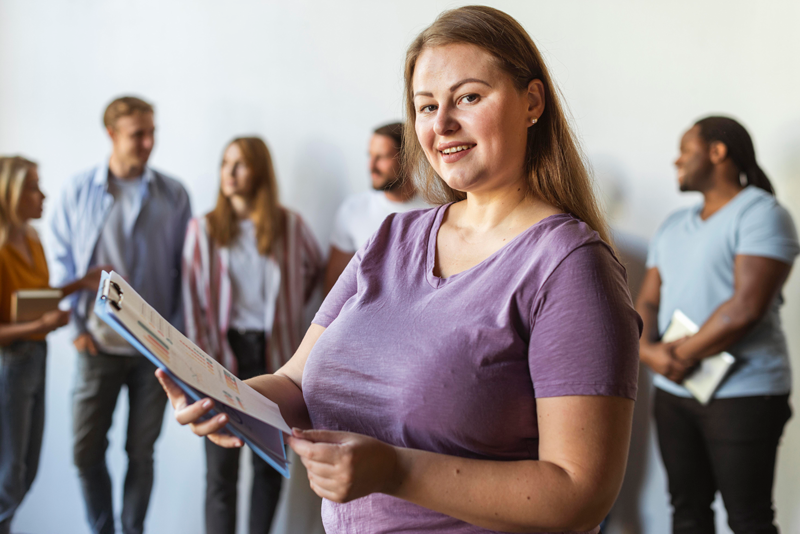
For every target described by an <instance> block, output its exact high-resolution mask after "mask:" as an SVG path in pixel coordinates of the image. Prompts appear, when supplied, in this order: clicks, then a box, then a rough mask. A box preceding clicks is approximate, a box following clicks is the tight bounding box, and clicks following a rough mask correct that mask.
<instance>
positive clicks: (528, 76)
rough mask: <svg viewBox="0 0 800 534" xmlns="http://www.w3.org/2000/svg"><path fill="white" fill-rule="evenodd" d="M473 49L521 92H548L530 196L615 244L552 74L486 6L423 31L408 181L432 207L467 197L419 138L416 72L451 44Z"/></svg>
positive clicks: (535, 140)
mask: <svg viewBox="0 0 800 534" xmlns="http://www.w3.org/2000/svg"><path fill="white" fill-rule="evenodd" d="M456 43H465V44H472V45H475V46H477V47H479V48H482V49H483V50H485V51H487V52H488V53H490V54H491V55H492V56H494V58H495V59H496V60H497V64H498V66H499V67H500V68H501V69H502V70H503V71H504V72H506V73H507V74H508V75H509V76H511V79H512V80H513V81H514V84H515V85H516V87H517V88H518V89H519V90H527V87H528V84H529V83H530V82H531V80H537V79H538V80H541V82H542V84H543V85H544V93H545V108H544V113H542V116H541V117H539V121H538V122H537V123H536V125H535V126H533V127H531V128H528V144H527V153H526V155H525V166H526V172H527V175H528V192H529V194H530V195H532V196H534V197H536V198H539V199H542V200H544V201H545V202H548V203H550V204H552V205H553V206H555V207H557V208H559V209H561V210H564V211H565V212H567V213H571V214H572V215H574V216H575V217H577V218H579V219H581V220H582V221H583V222H585V223H586V224H588V225H589V226H590V227H591V228H592V229H593V230H595V231H596V232H597V233H598V234H599V235H600V237H601V238H602V239H603V240H604V241H606V242H607V243H610V242H611V241H610V240H609V234H608V227H607V226H606V222H605V219H604V217H603V214H602V211H601V210H600V208H599V207H598V204H597V201H596V199H595V196H594V191H593V190H592V184H591V180H590V178H589V172H588V171H587V168H586V165H585V163H584V159H583V155H582V153H581V151H580V149H579V148H578V143H577V142H576V140H575V137H574V135H573V133H572V130H571V128H570V126H569V122H568V120H567V118H566V115H565V113H564V110H563V108H562V105H561V102H560V99H559V94H558V91H557V90H556V87H555V84H554V83H553V81H552V79H551V78H550V74H549V72H548V70H547V66H546V65H545V64H544V61H543V60H542V56H541V54H540V53H539V50H538V49H537V48H536V45H535V44H533V40H531V38H530V36H529V35H528V33H527V32H526V31H525V29H524V28H523V27H522V26H521V25H520V24H519V23H518V22H517V21H516V20H514V18H512V17H511V16H509V15H507V14H506V13H503V12H502V11H499V10H497V9H494V8H491V7H486V6H465V7H461V8H458V9H453V10H450V11H445V12H444V13H442V14H441V15H439V17H438V18H437V19H436V20H435V21H434V23H433V24H431V25H430V26H429V27H428V28H427V29H425V30H423V31H422V33H420V34H419V35H418V36H417V38H416V39H414V42H412V43H411V46H410V47H409V48H408V52H407V53H406V65H405V93H406V94H405V100H406V118H407V120H406V126H405V127H406V133H405V139H406V142H405V144H404V146H403V161H404V164H405V166H406V169H407V171H408V172H407V174H406V176H413V177H414V179H415V180H416V182H417V184H416V185H417V189H418V190H419V192H420V193H421V194H422V196H423V197H424V198H425V199H426V200H427V201H428V202H429V203H431V204H444V203H446V202H453V201H458V200H463V199H465V198H466V196H467V195H466V193H464V192H463V191H457V190H455V189H452V188H450V187H449V186H448V185H447V184H446V183H445V182H444V180H442V179H441V177H439V176H438V175H436V173H435V172H434V170H433V168H432V167H431V165H430V163H429V162H428V160H427V158H426V157H425V153H424V152H423V150H422V147H421V146H420V144H419V140H418V139H417V135H416V132H415V130H414V119H415V117H416V109H415V107H414V98H413V97H414V89H413V84H412V81H413V78H414V67H415V66H416V63H417V59H418V58H419V56H420V54H421V53H422V51H423V50H425V49H427V48H433V47H437V46H444V45H448V44H456Z"/></svg>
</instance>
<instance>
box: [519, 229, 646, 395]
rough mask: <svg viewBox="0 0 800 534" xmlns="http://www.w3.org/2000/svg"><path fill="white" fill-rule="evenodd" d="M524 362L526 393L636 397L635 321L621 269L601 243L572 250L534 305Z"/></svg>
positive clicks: (637, 328)
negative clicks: (529, 384) (529, 386)
mask: <svg viewBox="0 0 800 534" xmlns="http://www.w3.org/2000/svg"><path fill="white" fill-rule="evenodd" d="M531 322H532V325H531V337H530V343H529V348H528V349H529V350H528V362H529V367H530V373H531V380H532V382H533V389H534V394H535V396H536V397H537V398H541V397H561V396H567V395H602V396H614V397H626V398H629V399H635V398H636V389H637V384H638V376H639V335H640V334H641V331H642V321H641V319H640V318H639V314H637V313H636V311H635V310H634V309H633V305H632V304H631V298H630V294H629V293H628V287H627V283H626V279H625V269H624V268H623V267H622V265H620V263H619V262H618V261H617V260H616V258H615V257H614V255H613V253H612V252H611V250H610V249H609V248H608V247H606V246H605V244H603V243H593V244H589V245H584V246H582V247H579V248H577V249H575V250H574V251H572V252H571V253H570V254H569V255H568V256H567V257H566V258H565V259H564V260H563V261H562V262H561V263H560V264H559V265H558V267H556V268H555V270H554V271H553V273H552V274H551V275H550V276H549V278H548V279H547V280H546V281H545V283H544V284H543V285H542V287H541V289H540V290H539V293H538V295H537V296H536V299H535V302H534V309H533V313H532V321H531Z"/></svg>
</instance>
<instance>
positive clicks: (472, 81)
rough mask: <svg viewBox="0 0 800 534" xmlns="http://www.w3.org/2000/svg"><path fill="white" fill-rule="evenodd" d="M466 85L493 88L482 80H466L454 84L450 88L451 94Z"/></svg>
mask: <svg viewBox="0 0 800 534" xmlns="http://www.w3.org/2000/svg"><path fill="white" fill-rule="evenodd" d="M465 83H482V84H483V85H485V86H487V87H491V86H492V85H491V84H490V83H489V82H485V81H483V80H481V79H480V78H464V79H463V80H461V81H460V82H457V83H455V84H453V85H452V86H451V87H450V92H451V93H452V92H453V91H455V90H456V89H458V88H459V87H461V86H462V85H464V84H465Z"/></svg>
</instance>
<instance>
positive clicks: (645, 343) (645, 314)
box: [636, 301, 659, 363]
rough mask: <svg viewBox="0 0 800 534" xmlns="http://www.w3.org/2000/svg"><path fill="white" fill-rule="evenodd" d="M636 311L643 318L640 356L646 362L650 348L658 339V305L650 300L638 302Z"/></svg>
mask: <svg viewBox="0 0 800 534" xmlns="http://www.w3.org/2000/svg"><path fill="white" fill-rule="evenodd" d="M636 311H637V312H638V313H639V316H640V317H641V318H642V323H643V328H642V337H641V338H640V339H639V357H640V358H641V360H642V361H643V362H645V363H647V359H648V356H649V351H650V348H651V347H652V345H653V344H654V343H656V342H657V341H658V338H659V333H658V305H653V304H652V303H649V302H641V301H640V302H637V303H636Z"/></svg>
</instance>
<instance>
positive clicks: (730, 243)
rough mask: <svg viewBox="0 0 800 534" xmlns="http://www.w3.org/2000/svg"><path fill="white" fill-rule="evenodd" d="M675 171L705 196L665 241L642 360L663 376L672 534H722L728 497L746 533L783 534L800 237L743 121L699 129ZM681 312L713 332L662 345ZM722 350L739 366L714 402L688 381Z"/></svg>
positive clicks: (649, 284)
mask: <svg viewBox="0 0 800 534" xmlns="http://www.w3.org/2000/svg"><path fill="white" fill-rule="evenodd" d="M675 167H677V169H678V185H679V187H680V190H681V191H684V192H689V191H695V192H700V193H702V194H703V202H701V203H700V204H697V205H696V206H693V207H691V208H686V209H682V210H679V211H677V212H675V213H673V214H672V215H671V216H670V217H669V218H668V219H667V220H666V222H664V224H663V225H662V226H661V228H660V229H659V230H658V232H657V233H656V235H655V237H654V238H653V241H652V242H651V244H650V251H649V255H648V258H647V267H648V271H647V274H646V275H645V279H644V282H643V284H642V290H641V292H640V294H639V298H638V300H637V303H636V309H637V310H638V312H639V314H640V315H641V316H642V319H643V320H644V325H645V328H644V333H643V335H642V339H641V346H640V352H641V360H642V362H643V363H645V364H647V365H648V366H650V367H651V368H652V369H653V371H655V372H656V373H658V374H657V375H656V376H655V379H654V385H655V386H656V396H655V420H656V427H657V429H658V441H659V447H660V449H661V456H662V458H663V460H664V466H665V467H666V470H667V477H668V479H669V491H670V495H671V499H672V506H673V515H672V530H673V532H675V533H690V532H691V533H698V532H707V533H713V532H714V528H715V526H714V511H713V510H712V508H711V505H712V503H713V502H714V497H715V495H716V492H717V490H719V492H720V493H721V494H722V499H723V501H724V503H725V509H726V510H727V512H728V524H729V525H730V527H731V529H732V530H733V531H734V532H735V533H737V534H739V533H745V532H763V533H770V532H773V533H774V532H777V528H776V527H775V525H774V523H773V518H774V510H773V507H772V483H773V478H774V475H775V459H776V454H777V448H778V443H779V441H780V437H781V434H782V432H783V427H784V425H785V424H786V422H787V421H788V420H789V418H790V416H791V409H790V407H789V392H790V390H791V371H790V368H789V354H788V349H787V346H786V338H785V336H784V334H783V328H782V327H781V322H780V314H779V311H780V307H781V305H782V304H783V298H782V296H781V289H782V288H783V285H784V283H785V282H786V279H787V277H788V276H789V271H790V270H791V268H792V264H793V262H794V259H795V257H796V256H797V254H798V253H800V245H798V241H797V232H796V231H795V226H794V222H793V221H792V218H791V216H790V215H789V213H788V212H787V211H786V210H785V209H784V208H783V207H782V206H781V205H780V204H778V201H777V200H776V199H775V196H774V191H773V190H772V185H771V184H770V181H769V179H767V176H766V175H765V174H764V172H763V171H762V170H761V168H760V167H759V165H758V163H757V162H756V155H755V149H754V148H753V141H752V139H751V138H750V134H748V133H747V130H745V128H744V127H743V126H742V125H741V124H739V123H738V122H736V121H735V120H733V119H731V118H728V117H707V118H705V119H702V120H700V121H698V122H697V123H696V124H695V125H694V126H692V127H691V128H690V129H689V130H688V131H687V132H686V133H684V134H683V137H682V138H681V142H680V156H679V157H678V159H677V160H676V161H675ZM675 310H681V311H682V312H683V313H684V314H685V315H686V316H687V317H688V318H689V319H691V320H692V321H693V322H694V323H695V324H698V325H702V326H701V327H700V331H699V332H698V333H697V334H695V335H693V336H691V337H688V338H685V339H683V340H679V341H675V342H672V343H662V342H660V341H659V339H660V337H661V334H662V333H663V332H664V331H665V330H666V329H667V326H668V325H669V323H670V321H671V319H672V314H673V312H674V311H675ZM722 351H728V352H730V353H731V354H733V355H734V356H735V357H736V358H737V363H736V364H735V367H734V368H733V371H732V372H731V373H730V375H729V376H728V377H727V379H725V381H724V382H723V383H722V385H721V387H720V388H719V389H718V390H717V391H716V393H715V394H714V398H713V399H712V400H711V402H710V403H709V404H707V405H702V404H700V403H699V402H698V401H697V400H695V399H694V398H693V397H692V395H691V394H690V393H689V391H688V390H687V389H686V388H685V387H683V386H682V385H681V383H682V382H683V379H684V378H686V377H687V376H688V375H689V374H690V373H691V372H692V370H693V369H694V368H695V367H696V366H697V365H698V364H699V363H700V362H701V361H702V360H703V359H704V358H707V357H708V356H712V355H714V354H718V353H720V352H722Z"/></svg>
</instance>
